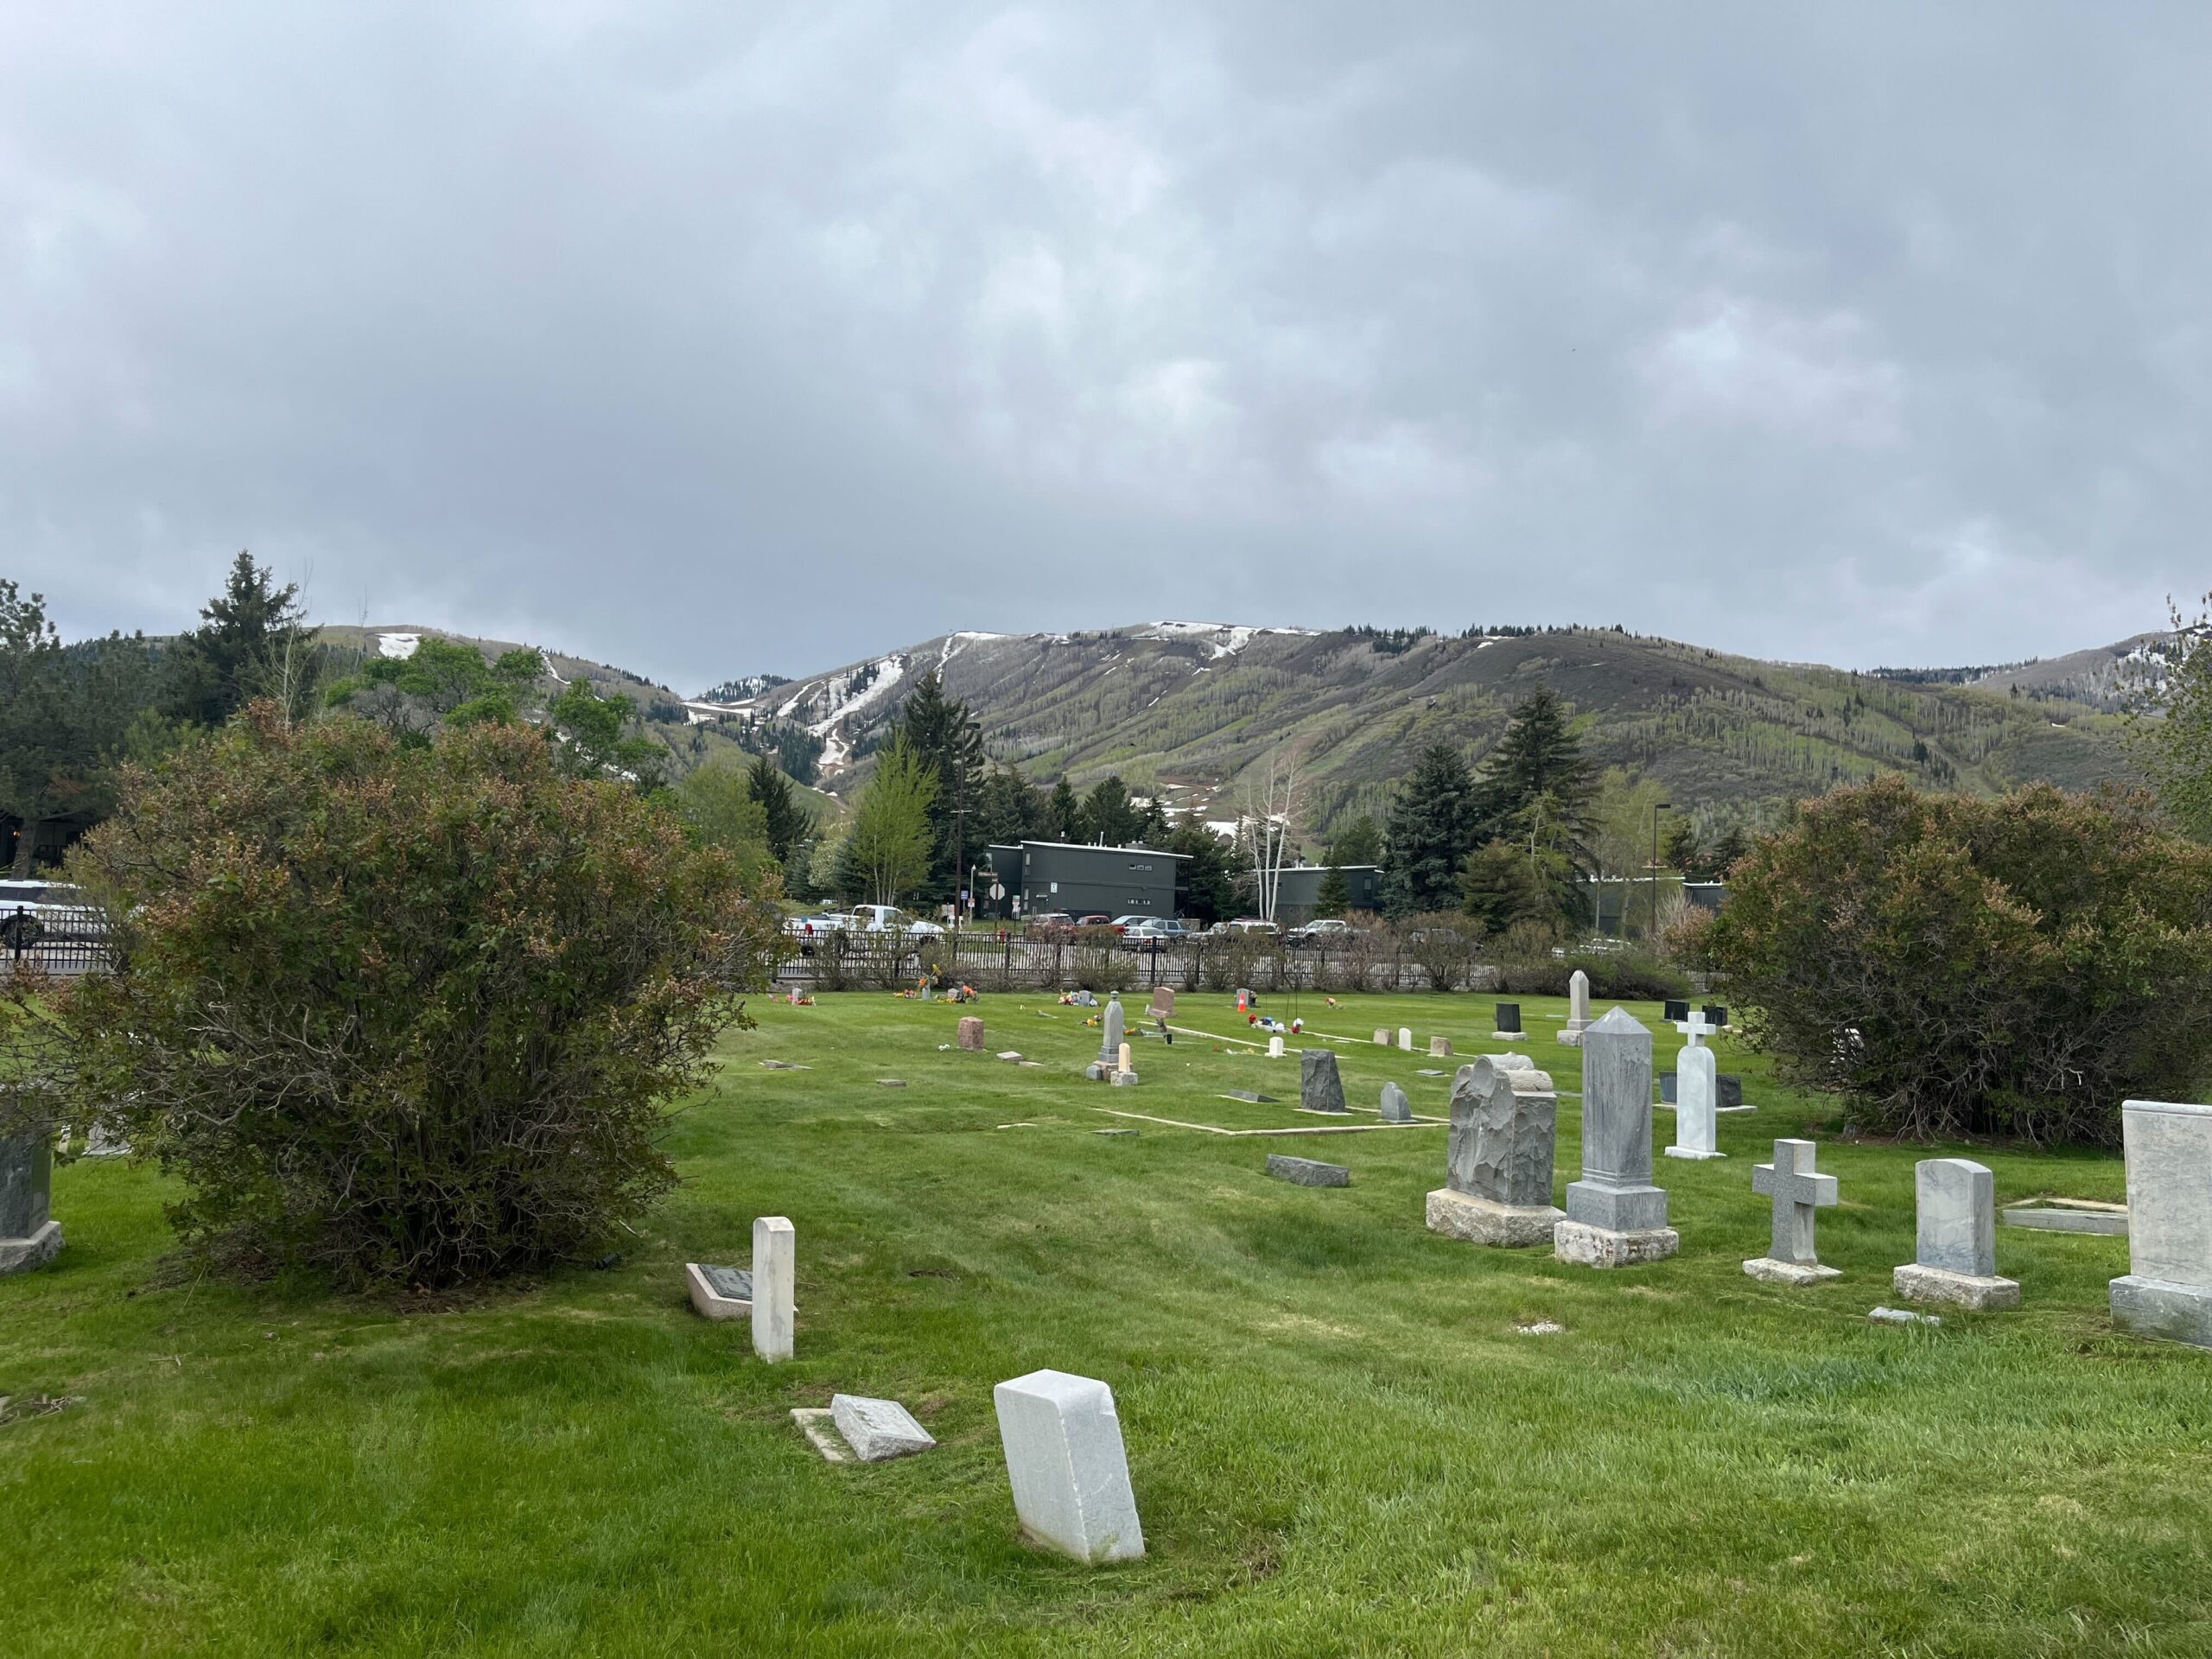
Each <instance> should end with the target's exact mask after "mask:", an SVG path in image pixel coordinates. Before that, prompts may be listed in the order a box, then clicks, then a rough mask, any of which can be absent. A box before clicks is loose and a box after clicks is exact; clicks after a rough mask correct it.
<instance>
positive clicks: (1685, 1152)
mask: <svg viewBox="0 0 2212 1659" xmlns="http://www.w3.org/2000/svg"><path fill="white" fill-rule="evenodd" d="M1667 1155H1668V1156H1669V1158H1726V1156H1727V1155H1728V1154H1726V1153H1725V1152H1700V1151H1699V1150H1698V1149H1697V1148H1696V1147H1668V1148H1667ZM1759 1260H1761V1261H1762V1262H1764V1261H1765V1260H1766V1258H1765V1257H1764V1256H1761V1257H1760V1258H1759Z"/></svg>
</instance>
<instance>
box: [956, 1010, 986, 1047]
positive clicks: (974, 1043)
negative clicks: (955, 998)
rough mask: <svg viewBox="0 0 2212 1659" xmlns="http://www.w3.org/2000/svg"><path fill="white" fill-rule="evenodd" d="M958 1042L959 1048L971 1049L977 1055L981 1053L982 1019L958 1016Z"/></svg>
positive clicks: (967, 1015) (969, 1015)
mask: <svg viewBox="0 0 2212 1659" xmlns="http://www.w3.org/2000/svg"><path fill="white" fill-rule="evenodd" d="M958 1041H959V1044H960V1046H961V1047H963V1048H972V1049H974V1050H975V1051H976V1052H977V1053H978V1054H980V1053H982V1052H983V1022H982V1019H981V1018H979V1017H978V1016H977V1015H976V1014H962V1015H961V1016H960V1035H959V1038H958Z"/></svg>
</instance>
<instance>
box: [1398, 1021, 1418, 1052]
mask: <svg viewBox="0 0 2212 1659" xmlns="http://www.w3.org/2000/svg"><path fill="white" fill-rule="evenodd" d="M1398 1046H1399V1047H1400V1048H1402V1049H1403V1050H1404V1051H1405V1052H1407V1053H1408V1054H1410V1053H1412V1052H1414V1028H1413V1027H1411V1026H1400V1027H1398Z"/></svg>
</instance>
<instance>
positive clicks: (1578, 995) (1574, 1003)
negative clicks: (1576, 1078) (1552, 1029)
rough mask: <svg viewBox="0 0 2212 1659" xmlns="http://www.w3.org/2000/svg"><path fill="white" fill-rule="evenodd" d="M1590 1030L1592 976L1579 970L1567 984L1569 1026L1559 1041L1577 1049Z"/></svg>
mask: <svg viewBox="0 0 2212 1659" xmlns="http://www.w3.org/2000/svg"><path fill="white" fill-rule="evenodd" d="M1589 1029H1590V976H1589V975H1587V974H1586V973H1584V972H1583V971H1582V969H1580V968H1578V969H1575V970H1574V972H1573V975H1571V976H1569V977H1568V979H1567V1026H1566V1028H1565V1029H1564V1030H1562V1031H1561V1032H1560V1033H1559V1040H1560V1042H1562V1043H1564V1044H1566V1045H1567V1046H1568V1047H1569V1048H1573V1047H1576V1046H1579V1045H1580V1043H1581V1041H1582V1033H1584V1032H1586V1031H1587V1030H1589ZM1638 1029H1639V1030H1641V1029H1642V1027H1638ZM1648 1034H1649V1033H1647V1035H1648Z"/></svg>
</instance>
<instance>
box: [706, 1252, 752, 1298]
mask: <svg viewBox="0 0 2212 1659" xmlns="http://www.w3.org/2000/svg"><path fill="white" fill-rule="evenodd" d="M699 1276H700V1277H701V1278H702V1279H704V1280H705V1281H707V1285H708V1287H709V1289H711V1290H712V1291H713V1292H714V1293H715V1295H717V1296H726V1297H728V1299H729V1300H731V1301H733V1302H749V1301H751V1300H753V1275H752V1274H749V1273H747V1271H746V1270H745V1269H744V1268H710V1267H709V1266H707V1264H706V1263H705V1262H701V1263H700V1264H699Z"/></svg>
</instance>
